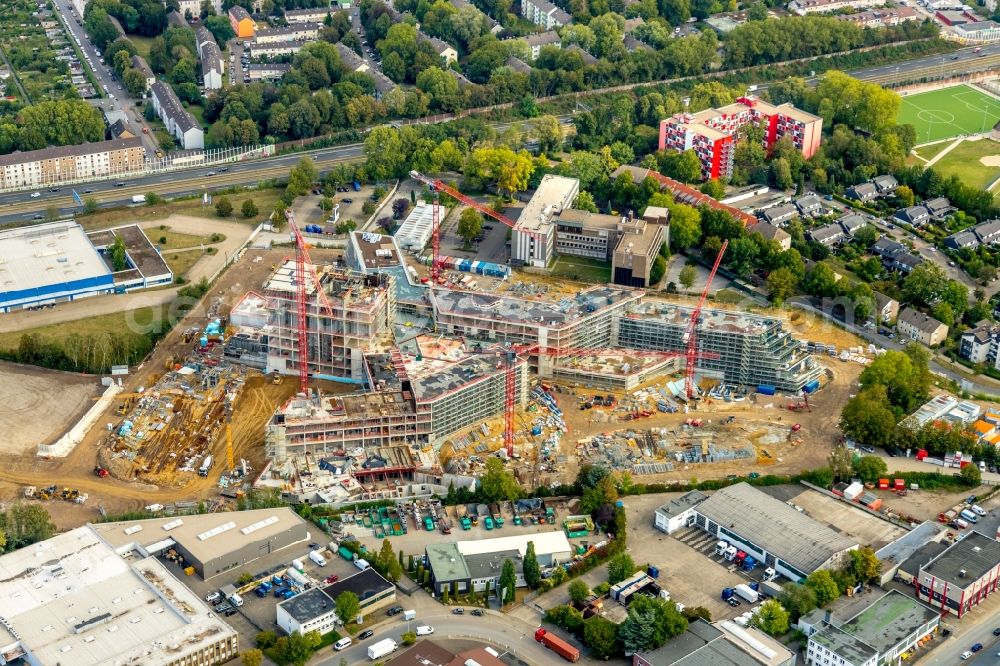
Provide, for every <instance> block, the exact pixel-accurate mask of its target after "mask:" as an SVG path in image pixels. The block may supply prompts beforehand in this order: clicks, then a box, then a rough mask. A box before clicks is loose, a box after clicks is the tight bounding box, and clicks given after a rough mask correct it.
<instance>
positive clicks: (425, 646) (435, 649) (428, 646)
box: [385, 641, 455, 666]
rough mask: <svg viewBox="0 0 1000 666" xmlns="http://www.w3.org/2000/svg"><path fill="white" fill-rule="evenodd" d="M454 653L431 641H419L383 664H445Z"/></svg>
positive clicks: (435, 665) (434, 665)
mask: <svg viewBox="0 0 1000 666" xmlns="http://www.w3.org/2000/svg"><path fill="white" fill-rule="evenodd" d="M454 657H455V655H454V654H452V653H451V652H449V651H448V650H446V649H444V648H443V647H441V646H440V645H438V644H437V643H433V642H431V641H420V642H418V643H416V644H415V645H414V646H413V647H411V648H408V649H407V650H406V651H405V652H402V653H400V654H399V656H397V657H395V658H393V660H392V661H389V662H387V663H386V665H385V666H446V664H448V663H450V662H451V660H452V659H453V658H454Z"/></svg>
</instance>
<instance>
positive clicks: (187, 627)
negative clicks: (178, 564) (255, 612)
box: [0, 516, 239, 666]
mask: <svg viewBox="0 0 1000 666" xmlns="http://www.w3.org/2000/svg"><path fill="white" fill-rule="evenodd" d="M203 517H205V518H208V517H209V516H203ZM214 519H215V520H216V521H218V520H219V517H214ZM102 527H104V526H102ZM161 538H162V537H161ZM0 571H2V577H3V582H2V583H0V598H2V599H3V601H0V617H3V619H4V620H3V623H2V627H0V634H2V638H0V642H2V644H3V645H2V649H0V652H2V654H3V658H4V659H5V661H6V663H10V662H12V661H15V660H16V659H17V658H18V657H21V658H23V659H24V660H25V661H26V662H27V663H30V664H60V663H64V664H74V666H125V665H126V664H137V663H142V664H148V665H149V666H182V665H186V664H205V665H210V664H222V663H225V662H228V661H229V660H231V659H235V658H236V657H238V656H239V641H238V636H237V633H236V631H235V630H234V629H232V628H231V627H230V626H229V625H227V624H226V623H225V622H223V621H222V620H221V619H220V618H219V617H218V616H217V615H216V614H215V613H213V612H212V611H211V609H210V608H208V607H207V606H206V605H205V604H204V603H203V602H202V600H201V599H199V598H198V597H197V596H196V595H195V594H194V593H192V592H191V591H190V590H189V589H188V588H186V587H185V586H184V585H182V584H181V583H180V582H179V581H178V580H177V579H176V578H174V576H173V575H172V574H171V573H169V572H168V571H167V569H166V568H165V567H164V565H163V564H162V563H161V562H160V561H158V560H157V559H156V558H155V557H147V556H140V557H135V553H133V555H132V556H131V557H129V558H127V559H126V558H125V557H123V556H122V555H121V554H120V553H119V552H116V548H115V547H114V546H112V545H110V544H109V543H108V542H107V541H105V540H104V538H103V537H102V536H101V534H100V532H99V531H98V530H97V529H95V528H94V527H92V526H89V525H88V526H85V527H79V528H76V529H74V530H70V531H69V532H65V533H63V534H60V535H58V536H55V537H52V538H51V539H48V540H47V541H42V542H40V543H36V544H33V545H31V546H27V547H25V548H22V549H20V550H17V551H14V552H11V553H7V554H6V555H4V556H3V557H0Z"/></svg>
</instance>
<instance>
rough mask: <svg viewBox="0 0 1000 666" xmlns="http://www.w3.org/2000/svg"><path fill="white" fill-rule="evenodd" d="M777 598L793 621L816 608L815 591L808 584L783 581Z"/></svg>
mask: <svg viewBox="0 0 1000 666" xmlns="http://www.w3.org/2000/svg"><path fill="white" fill-rule="evenodd" d="M782 589H783V590H784V592H783V593H782V594H781V596H780V598H779V600H780V601H781V605H782V606H783V607H785V608H786V609H788V612H789V613H790V614H791V616H792V619H793V620H794V621H798V619H799V618H800V617H802V616H803V615H805V614H806V613H808V612H809V611H811V610H812V609H814V608H816V591H815V590H814V589H813V588H812V587H810V586H808V585H800V584H799V583H785V585H784V587H783V588H782Z"/></svg>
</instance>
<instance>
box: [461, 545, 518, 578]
mask: <svg viewBox="0 0 1000 666" xmlns="http://www.w3.org/2000/svg"><path fill="white" fill-rule="evenodd" d="M463 557H464V558H465V566H466V568H467V569H468V570H469V576H470V577H472V578H474V579H478V578H490V577H492V576H499V575H500V572H501V571H503V565H504V562H506V561H507V560H510V561H511V563H512V564H513V565H514V572H515V573H522V572H523V567H524V557H523V556H522V554H521V553H519V552H518V551H517V550H499V551H496V552H493V553H477V554H473V555H464V556H463Z"/></svg>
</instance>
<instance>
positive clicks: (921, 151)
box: [913, 141, 951, 164]
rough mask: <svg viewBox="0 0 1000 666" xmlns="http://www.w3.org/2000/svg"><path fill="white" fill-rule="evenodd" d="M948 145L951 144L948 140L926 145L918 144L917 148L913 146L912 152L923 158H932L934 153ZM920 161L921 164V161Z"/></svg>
mask: <svg viewBox="0 0 1000 666" xmlns="http://www.w3.org/2000/svg"><path fill="white" fill-rule="evenodd" d="M950 145H951V142H950V141H943V142H941V143H932V144H930V145H927V146H920V147H919V148H914V149H913V152H915V153H916V154H917V155H920V157H922V158H924V159H925V160H930V159H933V157H934V156H935V155H937V154H938V153H940V152H941V151H942V150H944V149H945V148H947V147H948V146H950ZM918 162H919V160H918ZM920 163H921V164H923V162H920Z"/></svg>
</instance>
